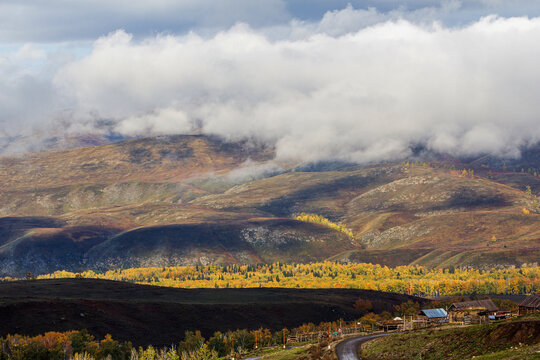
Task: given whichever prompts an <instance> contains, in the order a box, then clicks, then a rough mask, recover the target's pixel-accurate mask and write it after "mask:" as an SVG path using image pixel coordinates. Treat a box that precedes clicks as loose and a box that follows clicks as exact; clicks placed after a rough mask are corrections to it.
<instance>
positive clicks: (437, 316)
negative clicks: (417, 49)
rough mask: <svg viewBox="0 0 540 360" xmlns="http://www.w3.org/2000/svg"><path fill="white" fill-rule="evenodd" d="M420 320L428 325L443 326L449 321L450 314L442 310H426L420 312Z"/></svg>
mask: <svg viewBox="0 0 540 360" xmlns="http://www.w3.org/2000/svg"><path fill="white" fill-rule="evenodd" d="M418 318H419V319H420V320H424V321H425V322H426V323H428V324H441V323H445V322H447V321H448V313H447V312H446V310H444V309H442V308H439V309H424V310H421V311H420V313H419V314H418Z"/></svg>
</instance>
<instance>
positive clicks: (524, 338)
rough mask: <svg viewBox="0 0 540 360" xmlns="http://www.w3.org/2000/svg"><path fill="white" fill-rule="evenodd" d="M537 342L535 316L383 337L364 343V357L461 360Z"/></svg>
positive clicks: (538, 322) (539, 322)
mask: <svg viewBox="0 0 540 360" xmlns="http://www.w3.org/2000/svg"><path fill="white" fill-rule="evenodd" d="M538 343H540V317H538V316H536V317H532V318H529V319H518V320H514V321H506V322H502V323H494V324H488V325H475V326H470V327H459V328H452V329H444V330H424V331H417V332H411V333H405V334H398V335H394V336H389V337H384V338H381V339H377V340H374V341H371V342H368V343H366V344H364V345H363V346H362V351H361V354H362V358H363V359H366V360H382V359H384V360H393V359H396V360H397V359H426V360H428V359H448V360H453V359H456V360H462V359H470V358H472V357H473V356H479V355H484V354H491V353H497V352H502V353H503V354H504V351H508V352H511V351H510V350H509V349H510V348H511V347H513V346H518V347H519V346H520V344H523V345H536V344H538ZM524 351H525V350H524ZM527 351H528V350H527ZM493 356H495V355H493ZM488 358H489V357H488ZM494 358H497V357H494Z"/></svg>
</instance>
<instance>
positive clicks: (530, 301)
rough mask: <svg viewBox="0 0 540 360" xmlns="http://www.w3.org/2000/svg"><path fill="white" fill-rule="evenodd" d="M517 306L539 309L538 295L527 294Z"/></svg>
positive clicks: (539, 300) (539, 296)
mask: <svg viewBox="0 0 540 360" xmlns="http://www.w3.org/2000/svg"><path fill="white" fill-rule="evenodd" d="M519 306H523V307H528V308H535V309H540V295H535V294H533V295H529V296H527V297H526V298H525V299H523V301H522V302H521V303H519Z"/></svg>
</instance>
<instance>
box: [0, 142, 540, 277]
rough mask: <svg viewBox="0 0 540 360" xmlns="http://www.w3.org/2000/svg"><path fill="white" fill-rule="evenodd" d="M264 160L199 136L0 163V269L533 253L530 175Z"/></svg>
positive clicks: (497, 260)
mask: <svg viewBox="0 0 540 360" xmlns="http://www.w3.org/2000/svg"><path fill="white" fill-rule="evenodd" d="M527 156H528V158H526V159H524V160H523V161H525V160H527V159H531V158H532V159H534V156H533V155H531V154H528V155H527ZM273 157H274V154H273V150H272V149H271V148H268V147H265V146H263V145H260V144H253V143H250V142H236V143H227V142H224V141H222V140H219V139H217V138H212V137H205V136H168V137H158V138H148V139H137V140H128V141H124V142H118V143H114V144H107V145H100V146H92V147H84V148H75V149H69V150H55V151H46V152H42V153H27V154H23V155H19V156H9V157H0V188H1V189H2V191H1V192H0V215H2V216H3V217H0V276H22V275H24V274H25V273H26V272H28V271H31V272H33V273H37V274H41V273H47V272H53V271H55V270H70V271H81V270H85V269H96V270H106V269H110V268H114V267H117V266H121V267H140V266H166V265H189V264H233V263H260V262H273V261H285V262H306V261H320V260H325V259H332V260H346V261H358V262H376V263H381V264H385V265H392V266H395V265H402V264H421V265H428V266H441V267H445V266H456V265H472V266H475V267H493V266H509V265H518V266H520V265H522V264H524V263H534V262H537V261H538V259H539V258H540V241H539V240H540V214H536V213H534V212H531V213H530V214H524V213H523V212H522V209H523V208H524V207H525V206H528V204H529V203H530V201H529V200H530V199H529V197H528V195H527V194H526V193H525V191H524V190H525V187H526V186H527V185H528V186H531V189H532V190H533V193H537V192H538V189H540V187H539V183H540V178H539V177H538V176H535V175H534V174H529V173H527V172H523V173H522V172H510V171H502V170H498V169H496V168H494V169H490V168H487V167H486V166H487V165H486V164H485V163H486V162H489V161H491V163H494V164H495V163H496V162H495V161H494V159H491V158H488V159H486V158H482V159H476V160H472V161H470V162H469V163H467V164H463V163H459V162H458V161H457V160H455V159H451V160H448V159H445V158H443V157H439V158H437V159H435V160H436V162H432V163H429V164H427V163H421V162H417V163H416V165H415V163H413V162H411V163H410V164H409V163H407V164H403V163H400V164H382V165H370V166H358V165H352V164H339V163H326V164H311V165H310V164H293V163H285V162H276V161H275V160H273ZM505 166H506V163H505ZM460 169H468V170H469V172H467V173H463V172H462V171H461V170H460ZM472 170H474V172H475V175H472V173H471V171H472ZM527 171H529V170H527ZM301 212H305V213H312V214H319V215H322V216H324V217H326V218H328V219H330V220H331V221H334V222H341V223H345V224H346V225H347V227H348V228H350V229H351V230H352V231H353V233H354V236H355V239H354V240H353V239H350V238H348V237H347V236H345V235H344V234H343V233H341V232H338V231H335V230H334V229H331V228H327V227H324V226H323V225H320V224H311V223H303V222H299V221H295V220H293V217H294V216H295V215H297V214H299V213H301Z"/></svg>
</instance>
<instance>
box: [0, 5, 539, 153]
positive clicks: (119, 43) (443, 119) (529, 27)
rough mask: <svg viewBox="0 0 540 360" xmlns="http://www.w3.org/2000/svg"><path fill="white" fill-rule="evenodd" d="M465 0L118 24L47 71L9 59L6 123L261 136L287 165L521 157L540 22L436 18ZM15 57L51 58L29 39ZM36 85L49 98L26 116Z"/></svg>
mask: <svg viewBox="0 0 540 360" xmlns="http://www.w3.org/2000/svg"><path fill="white" fill-rule="evenodd" d="M456 3H457V2H452V1H449V2H445V3H444V4H443V5H444V6H439V7H437V8H436V9H431V8H425V7H424V8H419V9H416V10H414V11H403V10H400V9H396V10H393V11H391V12H379V11H378V10H375V9H367V10H361V9H354V8H353V7H352V6H348V7H346V8H345V9H343V10H339V11H333V12H327V13H326V14H325V16H324V17H323V18H322V20H321V21H319V22H316V23H315V22H304V21H293V22H291V23H290V24H289V25H287V26H281V27H272V28H266V29H254V28H252V27H250V26H248V25H242V24H240V25H236V26H233V27H232V28H230V29H228V30H224V31H220V32H218V33H217V34H215V35H212V36H200V35H197V34H196V33H189V34H187V35H181V36H174V35H161V34H160V35H157V36H152V37H147V38H145V39H143V40H138V39H136V38H134V37H133V36H132V35H131V34H129V33H127V32H126V31H123V30H119V31H115V32H113V33H111V34H109V35H107V36H103V37H100V38H99V39H98V40H96V41H95V42H94V44H93V46H92V49H91V51H89V54H88V55H84V56H82V57H80V58H79V59H78V60H72V59H69V60H65V59H64V60H63V61H56V62H53V63H54V64H55V65H54V66H50V67H49V68H50V69H53V70H50V71H49V72H46V71H44V70H41V72H45V73H46V74H48V75H47V76H45V75H42V74H41V73H33V74H30V75H28V74H26V75H27V76H26V75H25V74H24V71H23V70H21V69H20V68H17V64H18V62H16V61H15V55H13V56H12V57H11V58H5V59H4V62H2V58H0V80H4V79H8V80H9V81H7V82H6V81H1V82H0V90H1V92H0V105H1V106H0V124H1V121H4V122H5V123H6V124H7V123H8V122H9V123H10V124H13V121H11V122H10V121H9V120H6V119H19V120H20V121H19V122H24V119H26V118H32V119H35V118H39V119H41V120H40V122H42V123H43V122H45V123H47V122H49V121H50V120H47V119H51V118H52V119H58V118H59V117H61V118H62V119H63V120H62V121H63V123H65V124H67V125H66V127H67V128H68V130H69V128H71V129H86V131H88V127H90V128H92V126H93V125H92V124H94V123H95V119H96V118H98V119H107V120H111V121H113V122H114V123H115V124H116V125H115V127H114V129H115V131H116V132H119V133H121V134H124V135H149V134H169V133H171V134H172V133H191V132H202V133H206V134H212V135H219V136H222V137H224V138H226V139H232V140H234V139H240V138H255V139H257V140H258V141H265V142H268V143H271V144H275V146H276V150H277V158H278V160H301V161H318V160H332V159H340V160H346V161H355V162H369V161H380V160H388V159H398V158H402V157H404V156H407V155H408V154H409V152H410V148H411V147H412V146H415V145H419V144H422V145H425V146H427V147H428V148H429V149H431V150H435V151H441V152H449V153H452V154H456V155H471V154H480V153H491V154H496V155H501V156H517V155H519V149H520V147H522V146H526V145H528V144H533V143H536V142H538V141H540V126H539V125H540V115H539V114H540V111H539V110H540V103H539V102H538V94H540V67H539V66H538V63H539V60H540V18H527V17H519V18H501V17H496V16H490V17H485V18H482V19H480V20H478V21H476V22H473V23H470V24H468V25H466V26H459V27H449V26H446V25H443V24H441V23H439V22H432V19H435V20H436V19H437V18H440V17H441V16H443V15H441V14H446V13H450V12H452V11H453V10H452V9H453V8H454V7H455V6H457V5H456ZM485 3H486V4H488V3H490V1H488V0H486V1H485ZM492 3H494V1H492ZM488 5H489V4H488ZM429 14H431V15H433V14H435V15H433V16H432V17H430V16H431V15H429ZM428 15H429V16H428ZM276 34H280V35H279V36H278V35H276ZM284 34H286V35H284ZM16 56H23V57H27V58H29V59H30V60H29V61H35V59H42V58H43V57H44V54H43V52H40V51H39V49H36V48H34V47H31V46H27V47H25V48H22V49H20V51H18V52H17V55H16ZM49 56H50V55H49ZM47 61H49V60H47ZM49 62H51V61H49ZM14 69H15V70H14ZM14 74H16V75H14ZM25 79H26V80H25ZM38 80H41V81H42V82H41V83H40V82H39V81H38ZM25 81H29V82H30V83H26V82H25ZM33 91H34V92H36V94H38V95H39V94H41V95H43V96H45V98H43V99H41V98H39V96H37V95H36V96H35V98H36V107H35V109H36V111H29V110H28V109H26V108H25V106H26V105H28V101H27V99H28V96H30V98H32V96H33V95H32V94H33ZM47 96H48V97H47ZM38 98H39V99H38ZM66 108H69V112H68V113H69V116H67V115H66V112H65V111H63V112H60V111H61V110H63V109H66ZM17 110H20V111H19V112H18V111H17ZM58 114H61V116H60V115H58ZM66 116H67V118H68V120H66ZM33 121H34V123H35V122H36V121H37V120H33ZM38 122H39V121H38ZM88 124H90V125H88ZM13 126H14V125H13ZM6 128H8V127H7V126H6ZM73 131H76V130H73ZM1 137H2V136H1V135H0V138H1Z"/></svg>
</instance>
